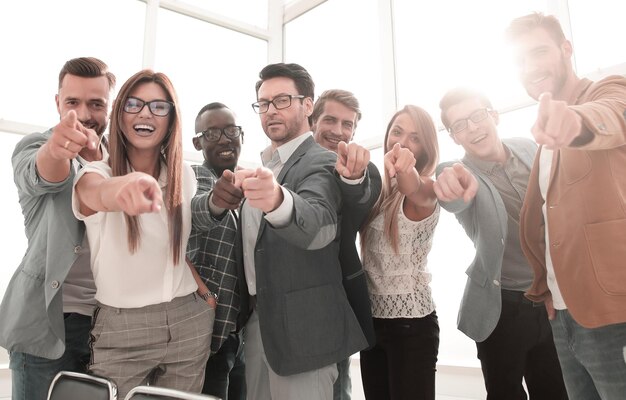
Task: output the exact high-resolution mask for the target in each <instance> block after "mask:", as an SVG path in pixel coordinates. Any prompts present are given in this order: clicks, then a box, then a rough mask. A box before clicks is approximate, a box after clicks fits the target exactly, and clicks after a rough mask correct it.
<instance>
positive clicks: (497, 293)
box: [435, 88, 567, 400]
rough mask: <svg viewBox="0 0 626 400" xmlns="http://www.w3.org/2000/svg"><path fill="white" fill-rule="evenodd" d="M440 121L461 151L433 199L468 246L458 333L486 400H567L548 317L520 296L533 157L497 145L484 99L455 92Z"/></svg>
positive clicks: (516, 141) (521, 141)
mask: <svg viewBox="0 0 626 400" xmlns="http://www.w3.org/2000/svg"><path fill="white" fill-rule="evenodd" d="M439 107H440V108H441V120H442V122H443V124H444V126H445V127H446V129H448V131H449V133H450V137H451V138H452V140H454V142H455V143H456V144H458V145H460V146H462V147H463V149H464V150H465V156H464V157H463V159H462V160H461V161H460V162H444V163H442V164H440V165H439V166H438V167H437V182H436V183H435V193H436V194H437V197H438V199H439V202H440V204H441V206H442V207H443V208H445V209H446V210H447V211H449V212H451V213H454V214H455V216H456V218H457V220H458V221H459V223H460V224H461V225H462V226H463V228H464V229H465V232H467V234H468V236H469V237H470V239H471V240H472V241H473V242H474V247H475V248H476V256H475V257H474V259H473V260H471V264H470V266H469V268H468V269H467V275H468V278H467V283H466V286H465V292H464V293H463V297H462V300H461V305H460V308H459V316H458V321H457V323H458V328H459V330H460V331H462V332H463V333H465V334H466V335H467V336H468V337H470V338H471V339H473V340H474V341H475V342H476V347H477V350H478V358H479V360H480V363H481V368H482V371H483V377H484V380H485V387H486V389H487V399H488V400H495V399H514V400H518V399H519V400H522V399H526V398H527V395H526V392H525V390H524V387H523V386H522V380H524V381H525V382H526V387H527V388H528V392H529V395H530V398H531V399H533V400H535V399H545V400H548V399H567V394H566V392H565V386H564V384H563V377H562V374H561V368H560V366H559V361H558V358H557V354H556V349H555V346H554V341H553V339H552V330H551V327H550V322H549V320H548V315H547V312H546V309H545V307H544V306H543V304H542V303H533V302H532V301H530V300H528V299H527V298H526V297H525V296H524V292H525V291H526V290H527V289H528V288H529V287H530V285H531V283H532V280H533V272H532V270H531V268H530V266H529V264H528V262H527V260H526V258H525V256H524V253H523V252H522V249H521V245H520V239H519V216H520V209H521V207H522V203H523V201H524V195H525V194H526V187H527V185H528V178H529V176H530V169H531V167H532V162H533V159H534V157H535V153H536V151H537V146H536V144H535V143H534V142H533V141H532V140H530V139H526V138H509V139H500V137H499V136H498V130H497V125H498V121H499V115H498V113H497V112H496V111H494V110H493V108H492V106H491V102H490V101H489V99H488V98H487V97H485V96H484V95H483V94H482V93H480V92H476V91H473V90H470V89H465V88H456V89H453V90H450V91H449V92H448V93H446V94H445V95H444V96H443V98H442V99H441V101H440V103H439Z"/></svg>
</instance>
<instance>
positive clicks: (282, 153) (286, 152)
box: [261, 131, 313, 165]
mask: <svg viewBox="0 0 626 400" xmlns="http://www.w3.org/2000/svg"><path fill="white" fill-rule="evenodd" d="M311 136H313V132H312V131H308V132H306V133H303V134H302V135H300V136H298V137H296V138H294V139H292V140H290V141H288V142H287V143H285V144H282V145H280V146H278V147H277V148H276V150H272V146H271V145H270V146H268V147H266V148H265V149H264V150H263V151H262V152H261V161H262V162H263V165H267V163H269V162H270V160H271V159H272V158H273V157H274V154H275V153H276V152H278V156H279V157H280V163H281V164H282V165H284V164H285V163H286V162H287V160H289V157H291V156H292V155H293V153H294V152H295V151H296V149H297V148H298V147H300V145H301V144H302V143H303V142H304V141H305V140H307V139H308V138H309V137H311Z"/></svg>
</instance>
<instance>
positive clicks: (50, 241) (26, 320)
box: [0, 57, 115, 400]
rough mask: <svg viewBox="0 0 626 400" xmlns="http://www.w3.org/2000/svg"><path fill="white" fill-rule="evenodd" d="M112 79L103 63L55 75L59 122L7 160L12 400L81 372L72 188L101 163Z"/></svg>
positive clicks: (81, 307)
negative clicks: (13, 226) (16, 250)
mask: <svg viewBox="0 0 626 400" xmlns="http://www.w3.org/2000/svg"><path fill="white" fill-rule="evenodd" d="M114 86H115V76H114V75H113V74H112V73H111V72H109V71H108V67H107V65H106V64H105V63H103V62H102V61H100V60H98V59H96V58H91V57H83V58H76V59H72V60H69V61H67V62H66V63H65V65H64V66H63V68H62V69H61V73H60V74H59V92H58V94H57V95H56V98H55V100H56V104H57V110H58V111H59V115H60V117H61V120H60V122H59V123H58V124H57V125H56V126H55V127H53V128H51V129H50V130H48V131H46V132H44V133H33V134H30V135H28V136H26V137H24V138H23V139H22V140H20V142H19V143H18V144H17V145H16V146H15V150H14V152H13V156H12V159H11V161H12V163H13V174H14V177H15V184H16V186H17V191H18V195H19V201H20V205H21V207H22V213H23V214H24V225H25V230H26V236H27V237H28V248H27V249H26V254H25V255H24V258H23V259H22V262H21V264H20V265H19V267H18V268H17V270H16V271H15V274H14V275H13V278H12V279H11V282H10V283H9V286H8V288H7V291H6V293H5V295H4V299H3V300H2V304H1V305H0V345H1V346H2V347H4V348H6V349H7V350H8V351H9V356H10V368H11V371H12V380H13V382H12V396H13V399H14V400H45V399H46V398H47V394H48V387H49V386H50V382H51V381H52V379H53V378H54V376H55V375H56V374H57V372H59V371H61V370H69V371H77V372H85V369H86V365H87V362H88V361H89V355H90V352H89V346H88V339H89V330H90V328H91V314H92V312H93V307H94V305H95V300H94V294H95V285H94V282H93V276H92V274H91V267H90V263H89V259H90V256H89V244H88V242H87V235H85V226H84V224H83V223H82V222H80V221H78V220H77V219H76V218H75V217H74V214H73V213H72V204H71V202H72V183H73V180H74V176H75V174H76V171H77V170H78V169H79V168H81V166H82V165H83V164H84V163H86V162H87V161H92V160H101V159H102V157H103V152H106V151H105V149H104V148H101V147H100V141H101V137H102V134H103V132H104V130H105V129H106V126H107V123H108V112H109V95H110V93H111V90H113V87H114Z"/></svg>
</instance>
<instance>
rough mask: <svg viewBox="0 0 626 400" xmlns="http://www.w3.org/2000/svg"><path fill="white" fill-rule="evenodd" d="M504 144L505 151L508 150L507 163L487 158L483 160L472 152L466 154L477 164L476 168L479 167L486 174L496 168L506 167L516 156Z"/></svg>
mask: <svg viewBox="0 0 626 400" xmlns="http://www.w3.org/2000/svg"><path fill="white" fill-rule="evenodd" d="M502 145H503V146H504V151H506V153H507V154H508V156H507V158H506V163H505V164H501V163H499V162H497V161H486V160H481V159H480V158H476V157H473V156H472V155H471V154H466V155H465V157H466V158H467V159H468V160H469V161H470V162H471V163H472V164H474V165H475V166H476V168H478V169H479V170H480V171H481V172H483V173H485V174H490V173H492V172H493V170H494V169H496V168H498V167H499V168H504V166H505V165H506V164H507V163H510V162H511V161H512V160H513V159H514V158H515V155H514V154H513V152H512V151H511V150H509V148H508V147H507V146H506V145H505V144H502Z"/></svg>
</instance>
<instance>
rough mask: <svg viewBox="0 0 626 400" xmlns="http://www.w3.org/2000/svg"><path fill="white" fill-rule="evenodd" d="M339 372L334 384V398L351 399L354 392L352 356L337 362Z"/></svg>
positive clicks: (340, 399) (336, 399)
mask: <svg viewBox="0 0 626 400" xmlns="http://www.w3.org/2000/svg"><path fill="white" fill-rule="evenodd" d="M337 373H338V375H337V380H336V381H335V384H334V385H333V400H350V398H351V394H352V380H351V379H350V357H348V358H346V359H345V360H342V361H339V362H338V363H337Z"/></svg>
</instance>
